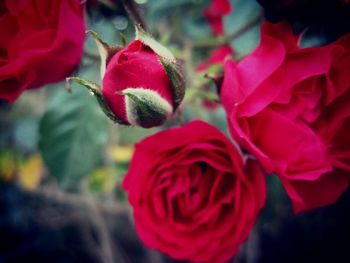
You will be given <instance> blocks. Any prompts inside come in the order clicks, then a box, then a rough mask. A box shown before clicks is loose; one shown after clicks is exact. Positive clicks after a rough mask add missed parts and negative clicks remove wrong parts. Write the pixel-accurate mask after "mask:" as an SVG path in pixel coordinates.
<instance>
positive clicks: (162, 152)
mask: <svg viewBox="0 0 350 263" xmlns="http://www.w3.org/2000/svg"><path fill="white" fill-rule="evenodd" d="M123 188H124V189H125V190H126V191H127V192H128V198H129V201H130V203H131V205H132V207H133V212H134V218H135V225H136V230H137V233H138V235H139V236H140V238H141V240H142V241H143V242H144V243H145V244H146V245H147V246H149V247H151V248H154V249H159V250H160V251H162V252H164V253H166V254H168V255H170V256H172V257H174V258H176V259H187V260H191V261H195V262H225V261H227V260H229V259H230V258H231V257H232V256H233V255H234V254H235V253H236V251H237V249H238V247H239V245H240V244H241V243H242V242H243V241H244V240H245V239H247V237H248V235H249V232H250V231H251V229H252V227H253V225H254V223H255V221H256V218H257V215H258V213H259V210H260V208H261V207H262V206H263V204H264V203H265V182H264V178H263V175H262V174H261V172H260V169H259V167H258V166H257V165H256V164H255V162H254V161H251V160H249V161H248V162H247V163H246V164H244V161H243V159H242V157H241V156H240V154H239V153H238V151H237V149H236V148H235V147H234V146H233V145H232V144H231V142H230V141H229V140H228V139H227V138H226V137H225V136H224V135H223V134H222V133H221V132H220V131H219V130H218V129H216V128H215V127H213V126H211V125H209V124H207V123H204V122H202V121H194V122H191V123H188V124H186V125H185V126H184V127H182V128H172V129H168V130H165V131H162V132H159V133H157V134H155V135H153V136H150V137H148V138H146V139H144V140H143V141H141V142H140V143H139V144H137V145H136V150H135V153H134V156H133V158H132V160H131V164H130V168H129V171H128V173H127V175H126V177H125V179H124V182H123Z"/></svg>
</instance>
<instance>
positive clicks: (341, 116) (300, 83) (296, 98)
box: [221, 23, 350, 212]
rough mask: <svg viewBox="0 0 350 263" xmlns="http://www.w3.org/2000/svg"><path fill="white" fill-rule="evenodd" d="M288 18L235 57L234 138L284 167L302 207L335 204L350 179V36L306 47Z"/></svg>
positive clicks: (230, 67)
mask: <svg viewBox="0 0 350 263" xmlns="http://www.w3.org/2000/svg"><path fill="white" fill-rule="evenodd" d="M297 44H298V43H297V37H296V36H294V35H293V32H292V30H291V27H290V26H289V25H288V24H287V23H280V24H275V25H273V24H270V23H265V24H264V25H263V27H262V32H261V43H260V46H259V47H258V48H257V49H256V50H255V51H254V52H253V53H252V54H250V55H249V56H247V57H246V58H245V59H243V60H242V61H240V62H239V63H238V64H235V63H234V62H233V61H227V62H226V64H225V69H224V71H225V72H224V82H223V86H222V93H221V99H222V102H223V104H224V107H225V108H226V111H227V114H228V121H229V124H230V130H231V134H232V136H233V137H234V138H235V139H236V140H237V141H238V142H239V144H240V145H241V146H243V148H245V149H246V150H248V151H249V152H250V153H252V154H254V155H255V156H256V158H257V159H258V160H260V162H261V163H262V164H263V166H264V167H265V169H266V170H267V171H268V172H269V173H271V172H274V173H276V174H277V175H278V176H279V177H280V179H281V180H282V183H283V185H284V187H285V189H286V191H287V192H288V194H289V196H290V198H291V199H292V203H293V208H294V211H295V212H299V211H301V210H306V209H312V208H317V207H320V206H323V205H327V204H330V203H333V202H335V201H336V200H337V198H338V197H339V196H340V195H341V193H342V192H343V191H344V190H345V189H346V188H347V186H348V184H349V180H350V174H349V172H350V165H349V164H350V140H349V132H350V103H349V101H350V74H349V69H350V34H348V35H346V36H343V37H342V38H340V39H338V40H337V41H336V42H334V43H332V44H329V45H326V46H322V47H312V48H304V49H302V48H299V47H298V45H297Z"/></svg>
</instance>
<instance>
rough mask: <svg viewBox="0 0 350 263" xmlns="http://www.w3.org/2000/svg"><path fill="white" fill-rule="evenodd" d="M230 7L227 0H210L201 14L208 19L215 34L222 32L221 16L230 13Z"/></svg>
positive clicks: (218, 34) (221, 33)
mask: <svg viewBox="0 0 350 263" xmlns="http://www.w3.org/2000/svg"><path fill="white" fill-rule="evenodd" d="M231 10H232V8H231V3H230V1H229V0H211V3H210V5H209V6H208V7H207V8H206V9H205V10H204V12H203V15H204V16H205V17H206V18H207V19H208V22H209V24H210V27H211V30H212V31H213V34H214V35H215V36H220V35H223V34H224V23H223V16H225V15H228V14H230V12H231Z"/></svg>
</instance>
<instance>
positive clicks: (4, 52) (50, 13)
mask: <svg viewBox="0 0 350 263" xmlns="http://www.w3.org/2000/svg"><path fill="white" fill-rule="evenodd" d="M0 35H1V38H0V98H1V99H6V100H8V101H15V100H16V99H17V97H18V96H19V95H20V94H21V93H22V92H23V91H24V90H26V89H33V88H39V87H41V86H43V85H45V84H48V83H52V82H57V81H60V80H62V79H64V78H65V77H66V76H67V75H68V74H70V73H71V72H72V70H73V69H74V68H75V67H76V65H77V64H78V63H79V60H80V58H81V55H82V50H83V42H84V19H83V14H82V10H81V6H80V1H79V0H50V1H47V0H4V1H1V3H0Z"/></svg>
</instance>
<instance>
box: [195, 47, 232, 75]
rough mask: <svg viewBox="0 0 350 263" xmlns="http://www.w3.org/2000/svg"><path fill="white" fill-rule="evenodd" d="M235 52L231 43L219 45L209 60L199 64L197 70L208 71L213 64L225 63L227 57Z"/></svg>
mask: <svg viewBox="0 0 350 263" xmlns="http://www.w3.org/2000/svg"><path fill="white" fill-rule="evenodd" d="M233 54H234V51H233V49H232V47H231V46H230V45H228V44H225V45H222V46H219V47H217V48H215V49H214V50H213V51H212V52H211V54H210V56H209V58H208V60H207V61H205V62H202V63H200V64H199V65H198V66H197V68H196V71H198V72H202V71H206V70H207V69H208V68H209V67H211V66H213V65H217V64H223V63H224V61H225V58H227V57H229V56H230V55H233Z"/></svg>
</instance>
